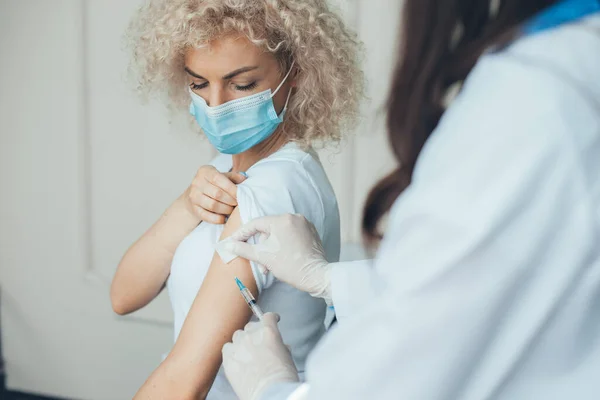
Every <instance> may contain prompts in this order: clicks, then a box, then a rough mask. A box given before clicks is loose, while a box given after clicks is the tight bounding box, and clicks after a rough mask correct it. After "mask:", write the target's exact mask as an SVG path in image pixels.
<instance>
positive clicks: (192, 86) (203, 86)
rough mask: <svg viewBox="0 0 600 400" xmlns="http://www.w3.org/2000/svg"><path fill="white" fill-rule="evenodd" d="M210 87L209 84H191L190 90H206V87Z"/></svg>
mask: <svg viewBox="0 0 600 400" xmlns="http://www.w3.org/2000/svg"><path fill="white" fill-rule="evenodd" d="M207 86H208V82H204V83H200V84H198V83H194V82H192V83H190V88H192V90H200V89H204V88H205V87H207Z"/></svg>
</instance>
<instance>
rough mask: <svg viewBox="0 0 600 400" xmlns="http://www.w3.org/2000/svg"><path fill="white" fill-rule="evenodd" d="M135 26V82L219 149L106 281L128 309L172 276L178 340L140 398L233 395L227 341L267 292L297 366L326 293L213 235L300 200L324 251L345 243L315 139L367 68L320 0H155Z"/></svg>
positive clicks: (332, 137)
mask: <svg viewBox="0 0 600 400" xmlns="http://www.w3.org/2000/svg"><path fill="white" fill-rule="evenodd" d="M129 38H130V39H131V40H130V42H131V44H132V50H133V67H134V69H135V70H136V71H137V72H138V75H139V83H140V85H139V89H140V90H141V91H142V92H144V93H145V94H149V93H157V94H166V95H167V96H168V98H169V99H170V100H171V102H172V104H173V105H175V106H180V107H181V109H182V110H185V111H186V112H187V111H188V110H189V112H190V113H191V114H192V115H193V117H194V118H195V120H196V121H197V123H198V125H199V126H200V128H201V129H202V131H203V132H204V134H205V135H206V136H207V138H208V139H209V141H210V142H211V144H212V145H213V146H214V147H215V148H216V149H217V150H218V151H219V152H220V153H222V154H221V155H220V156H218V157H217V158H216V159H215V160H213V161H212V162H211V163H210V164H209V165H206V166H203V167H201V168H200V169H199V170H198V173H197V175H196V177H195V179H194V180H193V182H192V184H191V185H190V186H189V187H188V188H187V189H186V190H185V192H184V193H183V194H182V195H181V196H180V197H179V198H178V199H176V200H175V202H174V203H173V204H172V205H171V206H170V207H169V208H168V209H167V211H166V212H165V213H164V214H163V215H162V216H161V217H160V218H159V220H158V221H157V222H156V223H155V224H154V225H153V226H152V227H151V228H150V229H149V230H148V231H147V232H146V233H145V234H144V235H143V236H142V237H141V238H140V239H139V240H138V241H137V242H136V243H135V244H134V245H133V246H132V247H131V248H130V249H129V250H128V251H127V253H126V254H125V256H124V257H123V259H122V261H121V262H120V264H119V266H118V269H117V272H116V274H115V277H114V279H113V283H112V287H111V301H112V304H113V308H114V310H115V311H116V312H117V313H119V314H127V313H130V312H133V311H135V310H138V309H140V308H142V307H144V306H145V305H147V304H148V303H149V302H150V301H151V300H153V299H154V298H155V297H156V296H157V295H158V294H159V293H160V291H161V290H162V289H163V288H164V287H165V286H166V287H167V288H168V291H169V296H170V299H171V303H172V307H173V312H174V320H175V327H174V330H175V345H174V347H173V349H172V351H171V352H170V353H169V355H168V356H167V357H166V359H165V360H164V361H163V362H162V363H161V365H160V366H159V367H158V368H157V369H156V370H155V371H154V373H153V374H152V375H151V376H150V377H149V378H148V380H147V381H146V383H145V384H144V386H143V387H142V388H141V389H140V391H139V392H138V394H137V397H138V398H160V399H164V398H174V399H183V398H207V397H208V398H213V399H226V398H235V394H234V392H233V390H232V389H231V386H230V385H229V383H228V382H227V379H226V378H225V376H224V374H223V373H222V371H220V366H221V348H222V347H223V345H224V344H225V343H226V342H228V341H230V340H232V335H233V333H234V332H235V331H236V330H238V329H240V328H242V327H244V325H245V324H246V323H247V322H248V321H249V320H250V318H251V311H250V310H249V308H248V306H247V305H246V303H245V302H244V300H243V298H242V297H241V296H240V293H239V290H238V288H237V286H236V284H235V281H234V277H235V276H237V277H239V278H240V279H241V280H242V282H244V283H245V284H246V285H247V286H248V288H249V289H250V291H251V292H253V294H254V296H255V297H257V298H258V300H257V301H258V303H259V305H260V306H261V307H262V308H263V309H265V310H268V311H272V312H276V313H278V314H279V315H280V316H281V321H280V328H281V332H282V336H283V338H284V340H285V341H286V343H287V344H288V345H289V347H290V351H291V356H292V359H293V362H294V363H295V365H296V367H297V368H298V370H299V371H300V372H302V371H303V369H304V363H305V359H306V356H307V354H308V353H309V352H310V350H311V349H312V348H313V347H314V345H315V344H316V343H317V341H318V340H319V338H320V337H321V336H322V334H323V333H324V329H325V326H324V323H323V321H324V317H325V312H326V308H327V305H326V303H325V302H324V301H323V300H321V299H316V298H314V297H312V296H311V295H310V294H308V293H304V292H301V291H299V290H296V289H294V288H292V287H291V286H289V285H287V284H285V283H283V282H280V281H278V280H276V279H274V277H273V276H272V275H271V274H270V273H266V272H265V271H264V269H263V268H261V266H259V265H257V264H254V263H250V262H249V261H247V260H244V259H239V258H238V259H235V260H233V261H232V262H231V263H230V264H229V265H228V266H227V268H225V267H224V265H225V262H224V261H223V260H222V259H221V258H220V257H219V256H218V255H215V246H216V244H217V243H218V242H219V241H220V240H223V239H225V238H227V237H228V236H229V235H230V234H231V233H232V232H234V231H235V230H236V229H238V228H239V227H240V226H241V225H242V224H243V223H245V222H247V221H249V220H251V219H253V218H256V217H260V216H264V215H273V214H282V213H296V214H301V215H304V216H305V217H306V218H307V219H308V220H309V221H311V222H312V223H313V224H314V225H315V227H316V228H317V231H318V234H319V236H320V238H321V239H322V241H323V244H324V250H325V252H326V254H327V257H328V259H329V261H337V260H338V258H339V252H340V222H339V212H338V206H337V201H336V198H335V194H334V192H333V189H332V187H331V185H330V183H329V181H328V179H327V176H326V174H325V172H324V170H323V167H322V166H321V164H320V162H319V160H318V157H317V156H316V154H315V152H314V151H313V150H312V147H311V145H312V144H314V143H316V142H318V143H323V142H330V141H338V140H339V139H340V138H341V134H342V132H344V130H345V128H346V127H349V126H351V125H352V124H353V120H354V117H355V116H356V115H357V109H358V104H359V100H360V97H361V95H362V89H363V87H362V84H363V75H362V72H361V71H360V69H359V67H358V54H359V52H358V49H359V43H358V41H357V39H356V37H355V35H354V34H353V33H351V32H350V31H349V30H348V29H347V28H346V27H345V26H344V24H343V22H342V21H341V19H340V17H339V16H338V15H336V14H335V13H333V12H332V11H330V9H329V8H328V6H327V4H326V1H325V0H286V1H283V0H150V1H148V2H147V3H146V4H145V5H144V6H143V7H142V8H141V9H140V11H139V13H138V14H137V15H136V17H135V18H134V20H133V22H132V24H131V27H130V30H129Z"/></svg>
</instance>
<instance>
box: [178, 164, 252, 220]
mask: <svg viewBox="0 0 600 400" xmlns="http://www.w3.org/2000/svg"><path fill="white" fill-rule="evenodd" d="M245 180H246V176H245V174H243V173H238V172H227V173H221V172H219V171H218V170H217V169H216V168H215V167H213V166H211V165H205V166H203V167H200V169H199V170H198V172H197V173H196V177H195V178H194V180H193V181H192V184H191V185H190V187H189V188H188V189H187V190H186V192H185V194H184V199H185V201H186V203H187V207H188V209H189V210H190V211H191V212H192V213H193V214H194V215H196V216H197V217H198V218H199V219H200V220H202V221H205V222H208V223H211V224H224V223H225V221H226V218H227V217H229V216H230V215H231V213H232V212H233V209H234V208H235V207H236V206H237V186H236V185H238V184H240V183H242V182H244V181H245Z"/></svg>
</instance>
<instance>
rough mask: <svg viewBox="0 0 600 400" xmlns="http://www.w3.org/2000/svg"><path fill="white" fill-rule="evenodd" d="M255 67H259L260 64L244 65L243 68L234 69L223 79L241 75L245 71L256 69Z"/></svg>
mask: <svg viewBox="0 0 600 400" xmlns="http://www.w3.org/2000/svg"><path fill="white" fill-rule="evenodd" d="M255 69H258V66H254V67H243V68H240V69H236V70H235V71H233V72H230V73H228V74H227V75H225V76H224V77H223V79H224V80H227V79H231V78H233V77H234V76H237V75H239V74H243V73H244V72H248V71H254V70H255Z"/></svg>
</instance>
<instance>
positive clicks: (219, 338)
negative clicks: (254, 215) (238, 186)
mask: <svg viewBox="0 0 600 400" xmlns="http://www.w3.org/2000/svg"><path fill="white" fill-rule="evenodd" d="M240 226H241V218H240V213H239V211H238V209H235V210H234V212H233V213H232V214H231V216H230V217H229V220H228V221H227V223H226V224H225V229H224V231H223V234H222V235H221V239H223V238H226V237H228V236H230V235H231V234H232V233H233V232H234V231H235V230H237V229H238V228H239V227H240ZM236 276H237V277H238V278H240V279H241V280H242V282H244V284H245V285H246V286H247V287H248V289H250V291H251V292H252V293H253V294H254V295H255V296H257V295H258V288H257V285H256V281H255V279H254V276H253V274H252V270H251V267H250V263H249V262H248V261H247V260H244V259H239V258H238V259H235V260H234V261H232V262H231V263H230V264H228V265H227V264H225V263H224V262H223V261H222V260H221V258H220V257H219V256H218V255H217V254H216V253H215V255H214V256H213V259H212V261H211V263H210V267H209V269H208V272H207V274H206V277H205V278H204V281H203V282H202V285H201V287H200V290H199V291H198V294H197V295H196V298H195V300H194V302H193V304H192V307H191V309H190V311H189V313H188V315H187V318H186V320H185V322H184V324H183V327H182V329H181V332H180V334H179V338H178V339H177V342H176V343H175V346H174V348H173V350H172V351H171V354H170V355H169V358H170V360H168V362H169V363H170V364H171V365H172V366H173V371H174V372H175V373H176V374H178V375H179V374H183V376H186V378H185V380H183V381H180V382H181V384H183V385H185V386H187V385H188V384H193V385H194V386H193V387H194V391H195V393H196V394H206V392H208V390H209V389H210V387H211V385H212V382H213V380H214V378H215V376H216V374H217V371H218V369H219V367H220V365H221V349H222V347H223V345H224V344H225V343H227V342H228V341H230V340H231V338H232V336H233V333H234V332H235V331H236V330H238V329H241V328H243V327H244V325H245V324H246V323H247V322H248V321H249V319H250V317H251V314H252V313H251V311H250V309H249V308H248V306H247V305H246V302H245V301H244V299H243V298H242V296H241V295H240V292H239V290H238V288H237V285H236V283H235V277H236ZM176 379H177V380H179V379H178V378H176Z"/></svg>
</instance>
